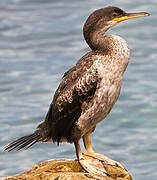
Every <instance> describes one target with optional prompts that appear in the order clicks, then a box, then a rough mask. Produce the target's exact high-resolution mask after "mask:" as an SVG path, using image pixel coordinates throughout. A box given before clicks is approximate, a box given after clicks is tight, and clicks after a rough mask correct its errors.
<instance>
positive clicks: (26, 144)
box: [4, 130, 42, 152]
mask: <svg viewBox="0 0 157 180" xmlns="http://www.w3.org/2000/svg"><path fill="white" fill-rule="evenodd" d="M41 139H42V137H41V133H40V131H39V130H37V131H35V132H34V133H33V134H30V135H27V136H23V137H21V138H19V139H17V140H15V141H13V142H11V143H10V144H8V145H7V146H5V147H4V151H8V152H10V151H12V150H14V149H16V150H17V151H19V150H20V149H28V148H30V147H31V146H33V145H34V144H35V143H37V142H39V141H40V140H41Z"/></svg>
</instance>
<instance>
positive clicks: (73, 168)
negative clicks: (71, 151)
mask: <svg viewBox="0 0 157 180" xmlns="http://www.w3.org/2000/svg"><path fill="white" fill-rule="evenodd" d="M104 168H105V170H106V171H107V173H108V174H110V177H108V176H106V177H103V178H101V177H100V178H99V177H96V176H95V175H92V174H90V173H87V172H85V170H83V169H82V167H81V166H80V164H79V163H78V161H76V160H63V159H57V160H49V161H45V162H41V163H40V164H38V165H36V166H34V167H33V168H32V169H31V170H29V171H26V172H23V173H20V174H17V175H15V176H10V177H6V178H3V179H4V180H98V179H103V180H132V178H131V176H130V175H129V173H128V172H127V171H126V170H125V169H124V168H123V167H122V166H119V165H118V164H116V165H114V166H113V165H109V164H106V165H104Z"/></svg>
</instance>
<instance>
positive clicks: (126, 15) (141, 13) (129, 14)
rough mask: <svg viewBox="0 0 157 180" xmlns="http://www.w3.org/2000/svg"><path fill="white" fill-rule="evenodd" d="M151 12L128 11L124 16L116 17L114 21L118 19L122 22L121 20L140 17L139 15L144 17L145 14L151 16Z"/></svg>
mask: <svg viewBox="0 0 157 180" xmlns="http://www.w3.org/2000/svg"><path fill="white" fill-rule="evenodd" d="M149 15H150V14H149V13H147V12H140V13H126V14H125V15H124V16H122V17H116V18H113V19H112V21H117V22H121V21H125V20H127V19H133V18H138V17H144V16H149Z"/></svg>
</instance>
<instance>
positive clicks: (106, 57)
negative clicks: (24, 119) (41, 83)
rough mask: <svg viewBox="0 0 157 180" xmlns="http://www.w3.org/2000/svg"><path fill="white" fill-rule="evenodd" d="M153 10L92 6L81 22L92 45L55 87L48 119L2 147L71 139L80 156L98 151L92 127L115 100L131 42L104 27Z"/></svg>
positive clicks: (91, 154)
mask: <svg viewBox="0 0 157 180" xmlns="http://www.w3.org/2000/svg"><path fill="white" fill-rule="evenodd" d="M143 16H149V13H146V12H140V13H126V12H125V11H123V10H121V9H120V8H117V7H110V6H109V7H106V8H101V9H98V10H96V11H94V12H93V13H92V14H91V15H90V16H89V17H88V19H87V21H86V22H85V24H84V27H83V34H84V38H85V40H86V42H87V44H88V45H89V47H90V48H91V51H90V52H88V53H87V54H85V55H84V56H83V57H82V58H81V59H80V60H79V61H78V62H77V63H76V65H75V66H74V67H72V68H71V69H69V70H68V71H67V72H66V73H65V74H64V76H63V79H62V81H61V83H60V85H59V87H58V89H57V90H56V93H55V95H54V98H53V101H52V103H51V105H50V107H49V110H48V113H47V115H46V117H45V121H44V122H43V123H41V124H40V125H39V126H38V127H37V130H36V131H35V132H34V133H33V134H31V135H27V136H24V137H21V138H19V139H17V140H15V141H13V142H12V143H10V144H9V145H7V146H6V147H5V148H4V150H6V151H12V150H13V149H17V150H20V149H23V148H25V149H28V148H29V147H31V146H32V145H34V144H35V143H37V142H39V141H40V142H48V141H52V142H57V143H58V144H59V143H60V142H69V143H74V144H75V149H76V155H77V158H78V160H79V161H80V159H81V158H82V157H83V156H82V152H81V148H80V139H81V138H83V142H84V146H85V149H86V154H87V155H90V156H93V157H98V154H97V153H95V152H94V151H93V149H92V145H91V136H90V135H91V133H92V132H93V131H94V130H95V127H96V124H97V123H98V122H100V121H102V120H103V119H104V118H105V117H106V116H107V115H108V114H109V113H110V111H111V109H112V108H113V106H114V104H115V102H116V101H117V99H118V97H119V94H120V89H121V83H122V79H123V74H124V72H125V70H126V68H127V65H128V63H129V59H130V52H129V48H128V45H127V43H126V41H125V40H124V39H122V38H121V37H119V36H116V35H112V34H108V35H104V33H105V32H106V31H107V30H108V29H109V28H111V27H113V26H115V25H117V24H118V23H119V22H121V21H124V20H128V19H132V18H136V17H143Z"/></svg>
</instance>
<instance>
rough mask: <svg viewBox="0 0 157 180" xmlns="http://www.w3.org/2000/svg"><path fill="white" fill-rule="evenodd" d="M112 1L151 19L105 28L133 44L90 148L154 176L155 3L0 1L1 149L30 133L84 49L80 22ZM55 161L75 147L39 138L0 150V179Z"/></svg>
mask: <svg viewBox="0 0 157 180" xmlns="http://www.w3.org/2000/svg"><path fill="white" fill-rule="evenodd" d="M109 5H112V6H113V5H114V6H118V7H120V8H122V9H124V10H125V11H127V12H139V11H146V12H149V13H150V14H151V16H150V17H145V18H139V19H134V20H130V21H126V22H122V23H121V24H119V25H118V26H117V27H114V28H112V29H111V30H110V31H109V33H112V34H117V35H120V36H122V37H123V38H124V39H125V40H126V41H127V42H128V44H129V47H130V49H131V61H130V64H129V66H128V69H127V71H126V73H125V77H124V80H123V86H122V90H121V96H120V98H119V100H118V102H117V103H116V105H115V106H114V109H113V110H112V111H111V113H110V115H109V116H108V117H107V118H106V119H105V120H104V121H103V122H101V123H100V124H98V125H97V128H96V131H95V132H94V136H93V137H92V138H93V146H94V149H95V151H97V152H99V153H104V154H105V155H107V156H108V157H110V158H112V159H115V160H117V161H120V162H121V163H122V164H123V165H124V166H125V167H126V168H127V169H128V171H129V172H130V174H131V175H132V177H133V179H136V180H141V179H142V180H149V179H150V180H156V179H157V171H156V169H157V11H156V7H157V1H155V0H150V1H146V0H141V1H138V0H128V1H122V0H111V1H107V0H106V1H103V0H98V1H95V0H90V1H89V0H88V1H87V0H79V1H72V0H66V1H65V0H59V1H57V0H44V1H43V0H1V1H0V147H1V148H2V147H3V146H4V145H6V144H7V143H9V142H11V141H12V140H14V139H15V138H17V137H20V136H23V135H27V134H29V133H31V132H33V131H34V130H35V128H36V126H37V125H38V124H39V123H40V122H41V121H42V120H44V117H45V115H46V112H47V110H48V107H49V104H50V103H51V100H52V98H53V94H54V92H55V90H56V88H57V86H58V84H59V82H60V80H61V77H62V75H63V74H64V72H65V71H67V69H69V68H70V67H72V66H73V65H74V64H75V63H76V61H77V60H78V59H79V58H80V57H81V56H83V55H84V54H85V53H86V52H88V51H89V48H88V46H87V45H86V43H85V41H84V39H83V35H82V26H83V23H84V22H85V20H86V18H87V17H88V15H89V14H90V13H91V12H92V11H93V10H95V9H98V8H101V7H105V6H109ZM54 158H75V151H74V146H73V145H72V144H61V145H60V146H59V147H58V146H56V144H52V143H38V144H37V145H35V146H34V147H32V148H31V149H29V150H27V151H20V152H12V153H7V152H3V151H2V149H1V150H0V177H4V176H9V175H13V174H16V173H19V172H22V171H26V170H29V169H30V168H31V167H32V166H33V165H35V164H37V163H39V162H41V161H45V160H48V159H54Z"/></svg>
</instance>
